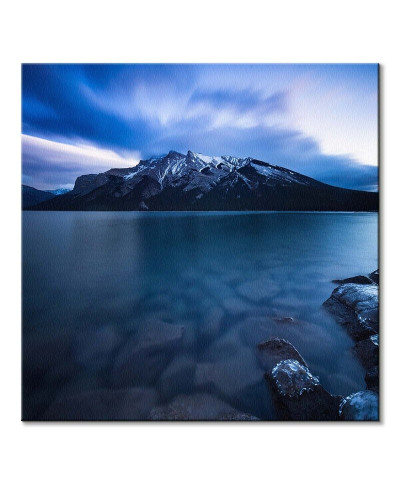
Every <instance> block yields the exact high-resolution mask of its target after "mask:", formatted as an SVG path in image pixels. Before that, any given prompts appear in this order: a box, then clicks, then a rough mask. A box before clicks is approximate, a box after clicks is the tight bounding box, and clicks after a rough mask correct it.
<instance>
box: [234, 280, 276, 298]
mask: <svg viewBox="0 0 400 485" xmlns="http://www.w3.org/2000/svg"><path fill="white" fill-rule="evenodd" d="M236 291H237V293H238V294H239V295H240V296H242V297H244V298H247V299H249V300H251V301H253V302H258V301H260V300H263V299H264V298H271V297H273V296H276V295H277V294H278V293H279V291H280V289H279V287H278V286H277V285H276V284H275V283H274V282H272V281H265V280H264V279H262V278H260V279H259V280H253V281H245V282H244V283H242V284H240V285H239V286H238V287H237V288H236Z"/></svg>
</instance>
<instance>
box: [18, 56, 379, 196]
mask: <svg viewBox="0 0 400 485" xmlns="http://www.w3.org/2000/svg"><path fill="white" fill-rule="evenodd" d="M170 150H175V151H178V152H181V153H187V151H188V150H191V151H193V152H199V153H203V154H206V155H213V156H221V155H233V156H237V157H253V158H256V159H259V160H263V161H265V162H268V163H271V164H273V165H279V166H283V167H286V168H289V169H291V170H294V171H297V172H300V173H303V174H305V175H308V176H310V177H313V178H315V179H317V180H320V181H322V182H325V183H329V184H332V185H337V186H340V187H346V188H353V189H358V190H371V191H374V190H377V187H378V185H377V183H378V169H377V164H378V65H377V64H308V65H307V64H286V65H285V64H180V65H179V64H136V65H135V64H97V65H96V64H24V65H23V66H22V182H23V183H24V184H26V185H31V186H33V187H36V188H38V189H42V190H48V189H54V188H59V187H66V188H72V187H73V185H74V182H75V179H76V178H77V177H78V176H79V175H82V174H88V173H99V172H104V171H106V170H108V169H110V168H123V167H132V166H134V165H136V164H137V163H139V161H140V160H145V159H148V158H150V157H152V156H156V155H162V154H166V153H168V152H169V151H170Z"/></svg>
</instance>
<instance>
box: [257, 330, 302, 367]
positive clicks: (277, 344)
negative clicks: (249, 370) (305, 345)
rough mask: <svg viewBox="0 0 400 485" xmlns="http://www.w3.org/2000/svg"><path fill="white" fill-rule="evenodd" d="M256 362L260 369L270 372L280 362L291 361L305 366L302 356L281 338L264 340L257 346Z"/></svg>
mask: <svg viewBox="0 0 400 485" xmlns="http://www.w3.org/2000/svg"><path fill="white" fill-rule="evenodd" d="M257 349H258V353H257V355H258V360H259V363H260V365H261V367H262V368H263V369H264V370H265V371H267V372H271V371H272V368H273V367H274V366H276V364H278V363H279V362H280V361H281V360H287V359H293V360H297V361H299V362H300V364H302V365H304V366H307V364H306V363H305V361H304V360H303V358H302V356H301V355H300V354H299V352H298V351H297V350H296V348H295V347H293V345H292V344H291V343H290V342H288V341H287V340H284V339H282V338H278V337H274V338H271V339H269V340H265V341H264V342H261V343H259V344H258V345H257Z"/></svg>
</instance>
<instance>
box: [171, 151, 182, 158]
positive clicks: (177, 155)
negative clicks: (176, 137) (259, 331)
mask: <svg viewBox="0 0 400 485" xmlns="http://www.w3.org/2000/svg"><path fill="white" fill-rule="evenodd" d="M184 156H185V155H183V153H179V152H176V151H175V150H170V151H169V152H168V155H167V157H168V158H171V157H184Z"/></svg>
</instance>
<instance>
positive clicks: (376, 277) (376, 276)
mask: <svg viewBox="0 0 400 485" xmlns="http://www.w3.org/2000/svg"><path fill="white" fill-rule="evenodd" d="M368 276H369V277H370V278H371V280H372V281H373V282H374V283H376V284H377V285H379V269H377V270H375V271H373V272H372V273H370V274H369V275H368Z"/></svg>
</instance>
